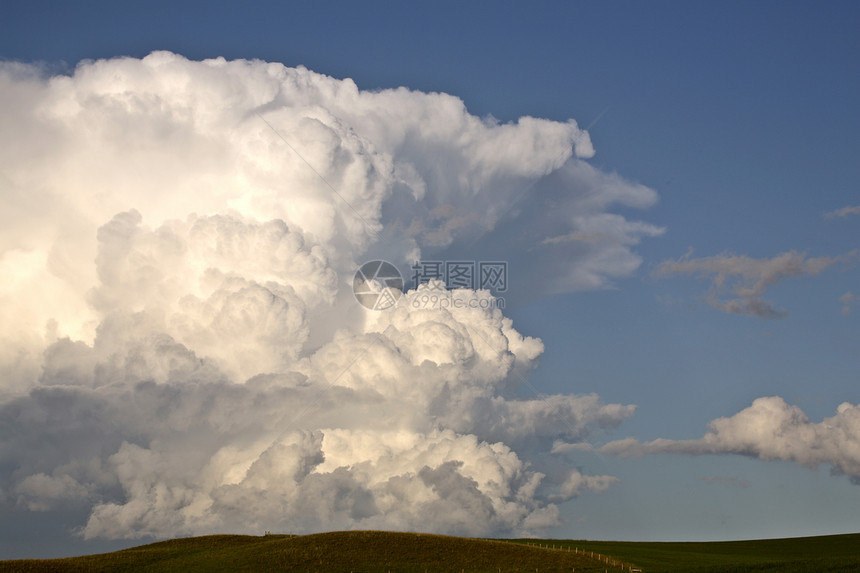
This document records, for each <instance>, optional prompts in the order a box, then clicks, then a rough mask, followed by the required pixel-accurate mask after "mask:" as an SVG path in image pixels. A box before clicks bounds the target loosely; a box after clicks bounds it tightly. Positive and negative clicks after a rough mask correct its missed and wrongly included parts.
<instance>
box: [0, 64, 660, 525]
mask: <svg viewBox="0 0 860 573" xmlns="http://www.w3.org/2000/svg"><path fill="white" fill-rule="evenodd" d="M0 84H2V88H0V94H3V95H2V96H0V98H2V103H3V105H2V106H0V110H2V111H0V114H2V115H3V119H4V122H6V121H8V123H7V125H9V126H10V128H11V129H10V130H6V131H4V134H5V135H3V136H0V164H2V167H3V169H2V172H3V173H4V178H3V182H2V188H0V193H2V199H3V202H4V209H3V211H2V212H0V276H2V277H4V280H3V281H2V283H0V302H2V304H3V308H4V311H3V313H4V315H3V320H2V322H0V324H2V327H0V503H2V504H10V505H14V506H17V507H21V508H25V509H28V510H30V511H33V512H46V515H48V516H50V515H53V513H52V512H61V511H63V510H66V509H69V508H75V509H77V510H82V509H83V510H85V511H86V513H87V514H88V516H89V517H88V519H87V521H86V522H85V523H79V524H75V525H76V526H77V527H78V531H79V533H81V534H82V535H83V536H85V537H87V538H93V537H109V538H135V537H141V536H146V535H152V536H156V537H167V536H173V535H180V534H202V533H209V532H215V531H235V532H242V531H245V532H253V533H259V532H260V531H263V530H280V531H292V532H308V531H320V530H326V529H336V528H344V529H347V528H378V529H412V530H423V531H438V532H447V533H465V534H471V535H490V534H512V535H513V534H524V533H528V532H536V531H541V530H543V529H545V528H547V527H551V526H553V525H556V524H558V523H559V522H560V518H559V510H558V506H557V504H558V503H560V502H563V501H565V500H568V499H571V498H573V497H575V496H577V495H579V494H581V493H582V492H585V491H589V490H591V491H602V490H604V489H606V488H607V487H609V486H610V484H611V483H613V482H614V481H615V478H613V477H611V476H589V475H584V474H582V473H581V472H580V471H579V470H576V469H574V468H572V467H563V468H562V469H561V470H559V468H558V467H556V466H554V467H552V468H547V467H542V465H541V464H542V463H546V462H542V461H541V460H545V459H546V456H545V455H543V454H547V453H549V451H550V449H551V447H552V443H553V442H554V441H556V440H564V441H567V442H571V443H580V442H584V441H586V440H588V438H589V436H590V435H592V434H593V433H594V432H599V431H601V430H602V429H606V428H611V427H614V426H617V425H618V424H619V423H621V422H622V421H623V420H624V419H626V418H627V417H629V416H631V415H632V414H633V411H634V407H633V406H628V405H621V404H603V403H602V402H601V401H600V399H599V398H598V397H597V396H595V395H593V394H582V395H554V396H535V397H533V398H523V397H522V396H520V395H519V394H518V392H517V390H518V388H519V387H520V386H521V385H522V384H523V382H524V381H525V380H526V378H527V376H528V373H529V371H530V370H531V369H532V368H533V367H534V366H535V365H536V364H537V361H538V360H539V357H540V355H541V353H542V352H543V344H542V343H541V341H540V340H539V339H537V338H533V337H529V336H525V335H523V334H520V333H519V332H518V331H517V330H516V329H515V328H514V326H513V324H512V322H511V320H510V319H508V318H506V317H505V316H504V315H503V314H502V312H501V311H500V310H498V309H496V308H493V306H492V305H483V304H476V305H470V304H464V305H460V306H455V307H454V306H452V307H446V308H439V307H437V308H426V307H420V305H416V304H411V303H412V302H413V301H414V300H415V299H416V297H420V296H421V295H422V292H421V291H410V292H409V293H406V294H405V295H404V297H403V298H402V299H401V301H400V303H399V304H398V306H397V307H396V308H394V309H391V310H389V311H386V312H377V313H374V312H369V311H367V310H365V309H364V308H363V307H362V306H361V305H359V304H358V303H357V302H356V301H355V300H354V299H353V297H352V292H351V290H350V286H351V280H352V276H353V274H354V272H355V269H356V268H357V266H358V265H360V264H361V263H362V262H363V261H365V260H368V259H372V258H377V257H384V258H387V259H389V260H391V261H392V262H394V263H395V264H399V265H402V264H410V263H411V262H413V261H414V260H416V259H417V258H419V257H420V256H421V254H422V252H424V251H425V250H427V249H432V248H440V247H443V248H446V249H452V250H456V249H457V248H460V247H464V246H466V245H469V244H472V243H474V242H475V241H476V240H478V239H481V238H484V239H486V238H487V237H493V236H494V234H496V233H498V232H499V229H501V228H502V227H503V226H504V225H508V227H507V228H510V226H511V225H513V226H514V227H515V226H516V225H517V224H521V225H526V224H527V226H529V227H534V225H537V227H534V228H539V229H541V230H542V232H543V231H545V232H544V233H543V234H542V235H518V237H520V239H518V240H523V241H526V243H525V244H520V245H519V247H523V248H524V249H525V250H528V249H537V251H535V253H536V256H534V257H529V264H531V265H533V267H531V268H530V271H536V272H537V271H541V270H543V271H545V272H546V275H545V276H546V277H549V278H548V279H547V281H546V285H547V290H551V291H554V292H561V291H564V292H568V291H572V290H582V289H595V288H603V287H605V286H607V285H609V284H610V282H611V281H612V280H613V279H617V278H621V277H625V276H629V275H630V274H631V273H632V272H634V271H635V269H636V268H637V267H638V265H639V263H640V260H639V258H638V256H637V255H636V254H635V253H634V252H633V250H632V249H633V247H634V246H635V245H636V244H637V243H638V242H639V240H641V238H644V237H648V236H655V235H658V234H660V233H661V232H662V230H661V229H659V228H657V227H653V226H651V225H648V224H647V223H643V222H639V221H629V220H627V219H625V218H624V217H622V216H620V215H617V214H613V213H610V212H609V208H610V207H611V206H612V205H616V204H620V205H626V206H630V207H638V208H644V207H647V206H649V205H651V204H653V203H654V201H656V194H655V193H654V192H653V191H652V190H650V189H648V188H646V187H643V186H640V185H635V184H632V183H628V182H626V181H624V180H623V179H621V178H619V177H617V176H615V175H609V174H604V173H602V172H600V171H598V170H596V169H594V168H593V167H591V166H589V165H588V164H587V163H586V162H585V161H584V160H585V159H587V158H588V157H590V156H591V155H593V153H594V150H593V148H592V146H591V142H590V139H589V137H588V134H587V132H585V131H584V130H582V129H580V128H579V127H578V126H577V124H576V123H575V122H574V121H569V122H565V123H560V122H553V121H547V120H541V119H535V118H529V117H525V118H521V119H520V120H519V121H517V122H515V123H508V124H499V123H498V122H495V121H493V120H488V119H480V118H477V117H474V116H472V115H470V114H469V113H468V112H467V110H466V109H465V107H464V105H463V103H462V101H461V100H459V99H458V98H456V97H453V96H449V95H445V94H425V93H420V92H413V91H409V90H406V89H403V88H400V89H396V90H383V91H379V92H365V91H360V90H359V89H358V88H357V87H356V85H355V84H354V83H353V82H352V81H351V80H338V79H334V78H330V77H327V76H323V75H320V74H315V73H313V72H311V71H309V70H306V69H304V68H301V67H299V68H287V67H284V66H282V65H280V64H274V63H266V62H261V61H230V62H228V61H225V60H223V59H214V60H207V61H204V62H194V61H189V60H187V59H185V58H182V57H181V56H178V55H175V54H171V53H168V52H156V53H153V54H151V55H150V56H147V57H146V58H143V59H141V60H138V59H132V58H117V59H112V60H100V61H95V62H85V63H82V64H81V65H79V66H78V67H77V69H76V70H75V71H74V73H73V74H72V75H69V76H54V77H45V76H43V75H41V73H40V71H39V70H38V69H37V68H35V67H32V66H27V65H23V64H2V65H0ZM532 187H534V188H535V189H537V190H538V193H542V194H543V195H542V197H544V198H547V199H552V200H553V201H554V203H553V204H554V205H557V207H556V208H555V209H554V210H552V212H551V213H545V212H542V211H540V210H536V209H535V204H534V203H529V201H528V199H527V200H526V201H525V202H523V201H522V194H523V190H528V189H530V188H532ZM544 223H545V224H544ZM511 236H513V235H511ZM507 240H512V239H511V238H510V236H509V237H508V239H507ZM558 260H564V261H566V263H565V264H564V265H558ZM524 268H525V267H524ZM451 296H453V297H459V298H460V299H462V300H463V301H467V302H468V301H470V300H478V299H487V298H488V297H489V298H492V297H491V295H490V294H489V293H487V292H486V291H472V290H467V289H460V290H457V291H452V292H451ZM550 469H551V470H552V471H550Z"/></svg>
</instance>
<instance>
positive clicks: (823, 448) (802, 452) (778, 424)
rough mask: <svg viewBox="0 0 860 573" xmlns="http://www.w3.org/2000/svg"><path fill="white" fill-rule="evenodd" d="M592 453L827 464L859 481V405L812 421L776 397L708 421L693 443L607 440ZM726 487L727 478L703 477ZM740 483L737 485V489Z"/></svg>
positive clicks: (843, 407) (844, 406)
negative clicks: (730, 456) (717, 456)
mask: <svg viewBox="0 0 860 573" xmlns="http://www.w3.org/2000/svg"><path fill="white" fill-rule="evenodd" d="M597 451H599V452H601V453H604V454H609V455H614V456H618V457H621V458H632V457H638V456H643V455H648V454H679V455H686V456H700V455H709V454H710V455H714V454H736V455H741V456H748V457H752V458H758V459H760V460H783V461H791V462H794V463H796V464H799V465H802V466H804V467H807V468H811V469H812V468H816V467H818V466H819V465H821V464H829V465H830V466H831V468H832V471H831V474H832V475H846V476H848V477H849V478H851V480H852V482H855V483H860V405H854V404H850V403H848V402H844V403H842V404H840V405H839V407H838V408H837V409H836V415H834V416H832V417H830V418H825V419H824V420H822V421H821V422H818V423H815V422H811V421H810V420H809V418H807V416H806V414H805V413H804V412H803V411H802V410H801V409H800V408H798V407H797V406H793V405H790V404H788V403H787V402H786V401H785V400H783V399H782V398H780V397H779V396H770V397H764V398H758V399H756V400H755V401H753V403H752V405H751V406H749V407H748V408H746V409H744V410H742V411H740V412H738V413H737V414H735V415H734V416H731V417H729V418H718V419H716V420H713V421H711V423H710V424H709V429H708V431H707V432H706V433H705V435H704V436H703V437H701V438H699V439H697V440H667V439H664V438H660V439H657V440H653V441H651V442H640V441H639V440H636V439H634V438H625V439H622V440H617V441H614V442H609V443H608V444H606V445H605V446H602V447H601V448H599V449H598V450H597ZM702 479H703V481H706V482H708V483H711V482H716V483H720V484H722V485H726V486H727V487H728V485H729V484H731V483H732V482H731V480H729V481H728V482H725V483H724V480H725V479H727V478H721V477H719V476H714V477H708V478H702ZM741 483H743V482H737V484H736V485H737V486H740V484H741Z"/></svg>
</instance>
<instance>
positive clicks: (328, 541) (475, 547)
mask: <svg viewBox="0 0 860 573" xmlns="http://www.w3.org/2000/svg"><path fill="white" fill-rule="evenodd" d="M605 567H606V565H605V564H604V563H601V562H600V561H598V560H596V559H591V558H590V557H585V556H583V555H577V554H576V553H574V552H572V551H571V552H568V551H561V550H555V551H553V550H551V549H541V548H536V547H529V546H526V545H524V544H517V543H511V542H509V541H494V540H484V539H469V538H463V537H448V536H444V535H429V534H419V533H393V532H381V531H347V532H334V533H319V534H315V535H302V536H286V535H266V536H264V537H253V536H248V535H209V536H206V537H191V538H184V539H174V540H171V541H162V542H159V543H153V544H151V545H144V546H141V547H135V548H132V549H126V550H123V551H117V552H114V553H104V554H101V555H89V556H85V557H70V558H67V559H27V560H14V561H0V572H4V571H33V572H42V571H58V572H66V571H68V572H78V571H80V572H84V571H86V572H90V571H146V572H148V573H149V572H152V573H157V572H161V571H164V572H168V571H169V572H171V573H172V572H175V571H182V572H189V573H190V572H197V571H201V572H202V571H225V572H227V571H229V572H234V571H254V572H259V571H295V572H299V571H301V572H308V571H319V572H334V571H346V572H350V571H353V572H355V573H359V572H362V573H365V572H366V573H377V572H378V573H387V572H388V571H391V572H395V571H397V572H424V571H428V572H452V573H453V572H456V573H460V572H462V571H470V572H476V571H481V572H484V571H485V572H498V571H500V570H501V571H521V572H526V571H528V572H533V571H539V572H544V571H571V570H572V569H574V568H575V570H576V571H577V573H579V572H583V573H587V572H588V573H591V572H594V573H596V572H600V573H603V572H604V570H605ZM615 570H616V571H620V569H618V568H616V569H615Z"/></svg>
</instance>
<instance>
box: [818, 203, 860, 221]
mask: <svg viewBox="0 0 860 573" xmlns="http://www.w3.org/2000/svg"><path fill="white" fill-rule="evenodd" d="M848 215H860V205H854V206H850V205H849V206H847V207H842V208H841V209H836V210H835V211H828V212H827V213H825V214H824V217H825V218H827V219H838V218H842V217H847V216H848Z"/></svg>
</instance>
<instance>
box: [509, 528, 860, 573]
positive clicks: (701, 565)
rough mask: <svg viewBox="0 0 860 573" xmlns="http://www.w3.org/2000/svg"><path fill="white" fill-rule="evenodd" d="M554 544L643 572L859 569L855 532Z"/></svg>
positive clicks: (859, 547)
mask: <svg viewBox="0 0 860 573" xmlns="http://www.w3.org/2000/svg"><path fill="white" fill-rule="evenodd" d="M517 541H518V542H520V543H533V541H532V540H527V539H522V540H517ZM555 543H556V544H557V545H561V546H564V547H574V548H577V547H578V548H579V549H585V550H588V551H595V552H600V553H603V554H605V555H611V556H613V557H616V558H618V559H622V560H624V561H628V562H631V563H635V564H636V565H637V566H639V567H641V568H642V570H643V571H646V572H647V573H664V572H665V573H675V572H679V573H680V572H682V571H683V572H694V573H705V572H708V573H729V572H732V573H734V572H744V571H756V572H759V571H767V572H777V571H779V572H786V573H795V572H796V573H800V572H804V573H806V572H809V573H819V572H822V573H823V572H836V571H860V534H850V535H828V536H823V537H802V538H796V539H764V540H756V541H724V542H709V543H678V542H676V543H648V542H625V541H556V542H555Z"/></svg>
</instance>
